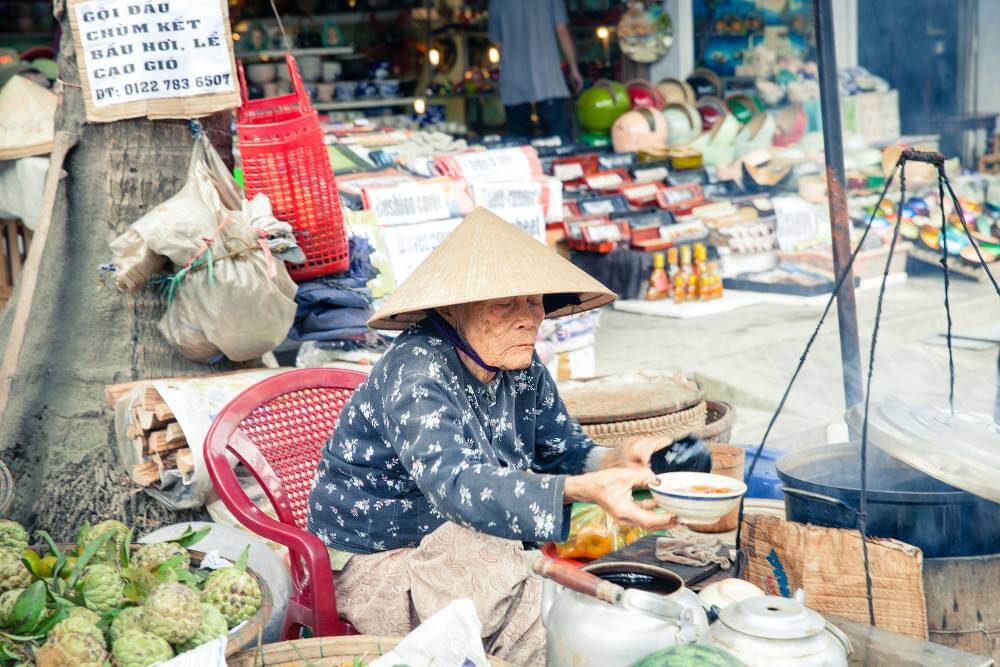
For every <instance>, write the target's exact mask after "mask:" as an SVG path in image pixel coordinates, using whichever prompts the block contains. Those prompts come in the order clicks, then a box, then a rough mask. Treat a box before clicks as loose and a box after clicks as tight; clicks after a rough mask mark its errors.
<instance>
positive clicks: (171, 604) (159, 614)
mask: <svg viewBox="0 0 1000 667" xmlns="http://www.w3.org/2000/svg"><path fill="white" fill-rule="evenodd" d="M204 616H205V611H204V610H203V609H202V607H201V601H200V600H199V599H198V591H196V590H194V589H193V588H191V587H189V586H185V585H184V584H180V583H169V584H160V585H159V586H157V587H156V588H154V589H153V592H152V593H150V594H149V597H148V598H146V602H145V603H144V604H143V605H142V627H143V628H145V629H146V631H147V632H152V633H153V634H154V635H157V636H158V637H163V638H164V639H166V640H167V641H168V642H170V643H171V644H181V643H183V642H186V641H187V640H189V639H191V637H193V636H194V634H195V632H197V631H198V628H199V626H201V622H202V619H203V618H204Z"/></svg>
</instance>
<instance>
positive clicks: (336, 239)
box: [236, 54, 350, 281]
mask: <svg viewBox="0 0 1000 667" xmlns="http://www.w3.org/2000/svg"><path fill="white" fill-rule="evenodd" d="M285 65H286V66H287V67H288V71H289V73H290V75H291V80H292V86H293V87H294V91H295V92H293V93H291V94H289V95H281V96H278V97H268V98H264V99H259V100H250V99H248V97H247V85H246V78H245V76H244V73H243V64H242V63H240V64H239V75H240V95H241V97H242V99H243V105H242V106H241V107H240V109H239V111H238V112H237V119H236V133H237V136H238V137H239V145H240V157H241V159H242V163H243V179H244V189H245V190H246V196H247V199H253V197H254V196H255V195H256V194H257V193H258V192H263V193H264V194H265V195H267V196H268V198H269V199H270V200H271V206H272V208H273V210H274V216H275V217H276V218H278V219H279V220H284V221H286V222H288V223H289V224H290V225H291V226H292V229H293V230H294V232H295V236H296V239H297V240H298V243H299V246H301V248H302V251H303V252H304V253H305V255H306V262H305V263H304V264H297V265H294V266H290V267H289V273H290V275H291V276H292V279H293V280H297V281H304V280H311V279H313V278H319V277H321V276H326V275H330V274H332V273H340V272H343V271H346V270H347V268H348V266H350V257H349V254H348V246H347V233H346V231H345V229H344V213H343V210H342V208H341V205H340V193H339V191H338V190H337V183H336V181H335V180H334V177H333V167H332V166H331V165H330V158H329V156H328V154H327V149H326V146H325V145H324V143H323V130H322V129H321V128H320V126H319V117H318V116H317V114H316V110H315V109H314V108H313V107H312V104H311V103H310V102H309V96H308V94H307V93H306V90H305V87H304V86H303V85H302V79H301V77H300V76H299V70H298V67H297V65H296V64H295V58H293V57H292V55H291V54H285Z"/></svg>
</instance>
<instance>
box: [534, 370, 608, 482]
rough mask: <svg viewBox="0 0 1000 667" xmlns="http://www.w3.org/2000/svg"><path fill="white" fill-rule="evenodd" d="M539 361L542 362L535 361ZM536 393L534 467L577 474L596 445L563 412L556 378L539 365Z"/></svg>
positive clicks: (535, 468) (582, 469)
mask: <svg viewBox="0 0 1000 667" xmlns="http://www.w3.org/2000/svg"><path fill="white" fill-rule="evenodd" d="M536 363H541V362H536ZM535 396H536V398H537V401H538V404H537V406H536V409H535V414H536V415H537V417H536V420H535V465H534V466H533V469H534V470H536V471H538V472H542V473H550V474H563V475H579V474H580V473H582V472H583V471H584V468H585V467H586V464H587V458H588V456H589V455H590V453H591V451H592V450H593V449H594V448H595V447H597V445H596V443H594V441H593V440H591V439H590V438H589V437H588V436H587V435H586V434H584V433H583V431H581V430H580V425H579V424H577V423H576V422H575V421H573V419H572V418H571V417H570V416H569V413H568V412H566V405H565V404H564V403H563V402H562V399H560V398H559V391H558V390H557V389H556V383H555V380H553V379H552V376H551V375H549V372H548V370H546V369H545V367H544V366H543V367H542V373H541V375H540V376H539V378H538V388H537V390H536V393H535Z"/></svg>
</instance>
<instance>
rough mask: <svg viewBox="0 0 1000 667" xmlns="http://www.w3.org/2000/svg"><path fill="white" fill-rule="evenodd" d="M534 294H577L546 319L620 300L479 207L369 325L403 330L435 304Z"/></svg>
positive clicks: (502, 220)
mask: <svg viewBox="0 0 1000 667" xmlns="http://www.w3.org/2000/svg"><path fill="white" fill-rule="evenodd" d="M531 294H542V295H546V294H568V295H573V296H576V297H578V298H579V301H580V302H579V304H576V303H574V304H567V305H562V306H561V307H559V308H557V309H555V310H552V311H551V312H547V313H546V314H545V316H546V317H560V316H561V315H570V314H573V313H582V312H583V311H585V310H590V309H591V308H598V307H600V306H604V305H607V304H609V303H611V302H612V301H614V300H615V298H616V296H615V293H614V292H612V291H611V290H609V289H608V288H607V287H605V286H604V285H602V284H601V283H599V282H598V281H596V280H594V279H593V278H591V277H590V276H589V275H587V274H586V273H584V272H583V271H581V270H580V269H578V268H576V267H575V266H573V265H572V264H571V263H570V262H568V261H566V260H565V259H563V258H562V257H560V256H559V255H557V254H556V253H555V252H553V251H552V250H550V249H549V248H548V247H546V246H545V245H543V244H541V243H539V242H538V241H537V240H536V239H535V238H533V237H531V236H529V235H528V234H525V233H524V232H522V231H521V230H520V229H518V228H517V227H515V226H514V225H512V224H510V223H509V222H507V221H506V220H504V219H503V218H501V217H499V216H497V215H496V214H494V213H492V212H490V211H488V210H486V209H485V208H477V209H476V210H474V211H473V212H472V213H470V214H469V215H467V216H466V217H465V219H464V220H462V223H461V224H460V225H459V226H458V227H456V228H455V229H454V231H452V232H451V234H449V235H448V236H447V237H446V238H445V240H444V241H442V242H441V245H439V246H438V247H437V248H435V249H434V252H432V253H431V254H430V255H428V256H427V258H426V259H425V260H424V261H423V262H421V263H420V265H419V266H418V267H417V268H416V269H414V271H413V273H411V274H410V277H409V278H407V279H406V280H405V281H404V282H403V284H402V285H400V286H399V288H398V289H397V290H396V291H395V292H393V293H392V294H391V295H389V297H388V298H387V299H386V300H385V303H384V304H383V305H382V308H380V309H379V311H378V312H377V313H375V315H373V316H372V318H371V319H370V320H368V326H370V327H372V328H374V329H405V328H407V327H408V326H409V325H411V324H413V323H414V322H419V321H420V320H422V319H424V317H425V312H426V311H427V310H429V309H431V308H440V307H443V306H454V305H457V304H460V303H472V302H475V301H486V300H489V299H503V298H509V297H513V296H528V295H531ZM574 300H575V299H574Z"/></svg>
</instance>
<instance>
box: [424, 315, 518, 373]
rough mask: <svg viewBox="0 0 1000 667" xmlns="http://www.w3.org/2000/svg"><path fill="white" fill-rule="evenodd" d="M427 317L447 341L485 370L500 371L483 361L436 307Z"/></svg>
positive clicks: (500, 369)
mask: <svg viewBox="0 0 1000 667" xmlns="http://www.w3.org/2000/svg"><path fill="white" fill-rule="evenodd" d="M427 319H428V320H430V322H431V324H433V325H434V328H435V329H437V330H438V333H439V334H441V337H442V338H444V339H445V340H446V341H448V342H449V343H451V344H452V345H454V346H455V349H457V350H458V351H460V352H462V353H464V354H465V356H467V357H469V358H470V359H472V360H473V361H474V362H476V365H477V366H479V367H480V368H482V369H483V370H484V371H489V372H490V373H499V372H500V371H502V370H503V369H502V368H497V367H496V366H490V365H489V364H488V363H486V362H485V361H483V359H482V357H480V356H479V355H478V354H477V353H476V351H475V350H473V349H472V346H471V345H469V344H468V343H466V342H465V341H464V340H462V336H461V335H459V333H458V331H456V330H455V327H453V326H451V325H450V324H449V323H448V321H447V320H445V319H444V318H443V317H441V315H440V314H439V313H438V312H437V311H436V310H434V309H431V310H428V311H427Z"/></svg>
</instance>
